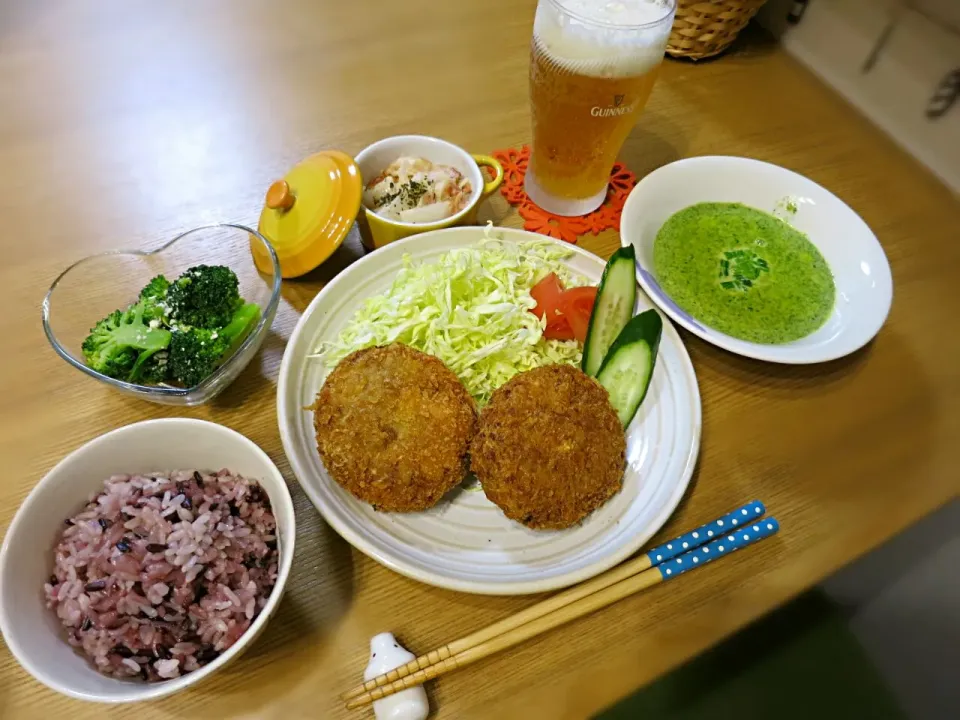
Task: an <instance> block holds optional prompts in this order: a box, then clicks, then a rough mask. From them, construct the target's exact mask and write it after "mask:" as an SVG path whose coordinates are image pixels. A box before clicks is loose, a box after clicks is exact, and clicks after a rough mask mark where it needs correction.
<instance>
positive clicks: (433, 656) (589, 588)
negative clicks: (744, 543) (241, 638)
mask: <svg viewBox="0 0 960 720" xmlns="http://www.w3.org/2000/svg"><path fill="white" fill-rule="evenodd" d="M765 512H766V508H765V507H764V506H763V503H761V502H760V501H759V500H754V501H753V502H751V503H748V504H747V505H744V506H743V507H739V508H737V509H736V510H734V511H733V512H730V513H727V514H726V515H724V516H723V517H721V518H718V519H716V520H714V521H713V522H711V523H707V524H706V525H702V526H700V527H698V528H697V529H696V530H693V531H691V532H689V533H686V534H685V535H681V536H680V537H677V538H674V539H673V540H670V541H669V542H666V543H664V544H663V545H659V546H657V547H655V548H653V549H652V550H650V551H649V552H647V553H645V554H643V555H641V556H640V557H638V558H635V559H634V560H631V561H629V562H626V563H624V564H623V565H620V566H619V567H616V568H614V569H613V570H610V571H608V572H606V573H604V574H603V575H600V576H599V577H597V578H594V579H593V580H590V581H588V582H585V583H581V584H580V585H576V586H574V587H572V588H570V589H569V590H565V591H564V592H561V593H559V594H557V595H554V596H553V597H551V598H548V599H546V600H544V601H543V602H539V603H536V604H535V605H531V606H530V607H528V608H526V609H525V610H521V611H520V612H518V613H516V614H514V615H511V616H509V617H507V618H504V619H503V620H500V621H498V622H495V623H493V624H492V625H488V626H487V627H485V628H483V629H482V630H478V631H477V632H475V633H472V634H470V635H467V636H465V637H462V638H460V639H459V640H454V641H453V642H451V643H449V644H447V645H444V646H442V647H439V648H437V649H435V650H431V651H430V652H428V653H427V654H425V655H421V656H419V657H417V658H415V659H414V660H411V661H410V662H408V663H406V664H405V665H401V666H400V667H398V668H395V669H393V670H390V671H389V672H387V673H384V674H383V675H378V676H377V677H375V678H373V679H371V680H368V681H366V682H365V683H363V684H361V685H357V686H356V687H353V688H351V689H350V690H348V691H347V692H345V693H344V694H343V695H342V696H341V697H342V699H343V700H345V701H346V700H350V699H352V698H355V697H359V696H361V695H363V694H364V693H369V692H371V691H373V690H375V689H376V688H378V687H383V686H385V685H388V684H390V683H393V682H396V681H398V680H400V679H402V678H405V677H407V676H409V675H412V674H414V673H416V672H418V671H421V670H424V669H426V668H428V667H431V666H433V665H437V664H439V663H442V662H444V661H446V660H448V659H450V658H452V657H454V656H457V655H460V654H462V653H465V652H467V651H469V650H472V649H473V648H476V647H479V646H481V645H483V644H484V643H488V642H490V641H492V640H493V639H494V638H497V637H499V636H502V635H505V634H506V633H508V632H511V631H512V630H515V629H516V628H518V627H521V626H523V625H526V624H527V623H531V622H533V621H535V620H538V619H539V618H542V617H544V616H546V615H549V614H550V613H553V612H556V611H558V610H560V609H561V608H564V607H566V606H568V605H571V604H572V603H575V602H577V601H578V600H581V599H583V598H585V597H588V596H589V595H592V594H594V593H596V592H599V591H601V590H604V589H606V588H608V587H610V586H611V585H615V584H616V583H619V582H621V581H623V580H626V579H627V578H630V577H633V576H634V575H638V574H639V573H642V572H644V571H645V570H649V569H650V568H651V567H656V566H657V565H660V564H662V563H665V562H668V561H670V560H672V559H674V558H676V557H677V556H678V555H681V554H682V553H684V552H687V551H688V550H691V549H693V548H696V547H699V546H701V545H703V544H705V543H707V542H709V541H711V540H712V539H713V538H714V537H718V536H720V535H722V534H723V533H724V532H726V531H728V530H729V529H730V528H734V527H737V526H738V524H742V523H743V522H744V521H745V520H746V519H749V520H756V519H758V518H760V517H762V516H763V514H764V513H765Z"/></svg>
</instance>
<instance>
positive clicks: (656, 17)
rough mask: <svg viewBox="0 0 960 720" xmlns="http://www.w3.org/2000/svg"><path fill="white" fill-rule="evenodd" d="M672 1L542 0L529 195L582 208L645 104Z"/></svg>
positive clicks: (533, 65)
mask: <svg viewBox="0 0 960 720" xmlns="http://www.w3.org/2000/svg"><path fill="white" fill-rule="evenodd" d="M675 11H676V0H539V2H538V3H537V14H536V18H535V19H534V23H533V43H532V45H531V55H530V104H531V111H532V115H533V146H532V152H531V155H530V166H529V168H528V169H527V175H526V183H525V189H526V191H527V195H529V196H530V199H531V200H533V201H534V202H535V203H536V204H537V205H539V206H540V207H542V208H543V209H544V210H548V211H549V212H552V213H555V214H557V215H585V214H586V213H588V212H591V211H592V210H595V209H596V208H598V207H599V206H600V205H601V204H602V203H603V200H604V198H605V197H606V193H607V183H608V182H609V180H610V170H611V169H612V168H613V164H614V162H615V161H616V159H617V153H619V152H620V148H621V146H622V145H623V142H624V140H626V138H627V135H628V134H629V133H630V130H631V129H632V128H633V126H634V124H635V123H636V120H637V116H639V115H640V113H641V111H642V110H643V106H644V105H646V102H647V98H648V97H650V91H651V90H652V89H653V83H654V81H655V80H656V79H657V72H658V70H659V69H660V63H661V62H662V60H663V53H664V50H665V48H666V45H667V38H668V37H669V35H670V27H671V26H672V24H673V15H674V12H675Z"/></svg>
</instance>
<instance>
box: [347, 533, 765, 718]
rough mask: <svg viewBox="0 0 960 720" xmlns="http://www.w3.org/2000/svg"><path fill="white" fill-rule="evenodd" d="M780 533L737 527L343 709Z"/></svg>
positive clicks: (411, 684) (474, 659)
mask: <svg viewBox="0 0 960 720" xmlns="http://www.w3.org/2000/svg"><path fill="white" fill-rule="evenodd" d="M779 529H780V525H779V523H778V522H777V521H776V519H774V518H765V519H758V520H756V521H755V522H748V523H745V524H743V525H740V526H738V527H736V528H735V529H732V531H731V533H730V534H729V535H724V536H722V537H719V538H718V539H716V540H714V541H713V542H711V543H708V544H706V545H704V546H703V547H700V548H696V549H694V550H690V551H689V552H686V553H683V554H682V555H680V556H678V557H677V558H675V559H674V560H672V561H671V562H669V563H663V564H662V565H660V566H658V567H655V568H650V569H648V570H645V571H643V572H641V573H639V574H638V575H634V576H633V577H629V578H627V579H626V580H621V581H620V582H618V583H616V584H615V585H612V586H610V587H608V588H606V589H604V590H600V591H599V592H596V593H593V594H592V595H589V596H587V597H585V598H582V599H580V600H578V601H577V602H575V603H571V604H570V605H567V606H566V607H563V608H560V609H559V610H557V611H555V612H553V613H550V614H549V615H545V616H544V617H541V618H538V619H536V620H533V621H531V622H528V623H526V624H525V625H521V626H520V627H517V628H514V629H513V630H511V631H509V632H506V633H504V634H502V635H499V636H497V637H494V638H492V639H490V640H488V641H486V642H484V643H481V644H479V645H476V646H474V647H472V648H470V649H469V650H465V651H463V652H461V653H458V654H456V655H453V656H452V657H448V658H446V659H445V660H442V661H440V662H438V663H436V664H433V665H429V666H427V667H426V668H424V669H422V670H417V671H416V672H414V673H411V674H410V675H407V676H406V677H402V678H400V679H399V680H396V681H394V682H391V683H390V684H388V685H382V686H380V687H377V688H375V689H373V690H371V691H370V692H366V693H363V694H362V695H360V696H358V697H354V698H353V699H351V700H350V701H349V702H348V703H347V709H348V710H352V709H354V708H358V707H362V706H364V705H369V704H370V703H372V702H374V701H376V700H379V699H381V698H384V697H386V696H388V695H393V694H394V693H397V692H401V691H402V690H407V689H409V688H411V687H415V686H417V685H421V684H423V683H425V682H426V681H427V680H432V679H433V678H436V677H439V676H440V675H444V674H446V673H449V672H452V671H454V670H457V669H459V668H462V667H466V666H467V665H470V664H472V663H475V662H477V661H478V660H482V659H483V658H486V657H489V656H490V655H493V654H494V653H498V652H500V651H502V650H506V649H508V648H511V647H514V646H515V645H518V644H520V643H522V642H524V641H525V640H529V639H530V638H532V637H534V636H536V635H540V634H541V633H544V632H546V631H548V630H552V629H553V628H555V627H559V626H560V625H563V624H565V623H568V622H570V621H572V620H576V619H578V618H581V617H584V616H585V615H589V614H590V613H592V612H594V611H596V610H599V609H601V608H604V607H606V606H607V605H612V604H613V603H615V602H617V601H618V600H622V599H623V598H625V597H628V596H630V595H633V594H634V593H637V592H640V591H641V590H645V589H646V588H649V587H651V586H653V585H657V584H659V583H661V582H664V581H666V580H671V579H673V578H674V577H677V576H678V575H682V574H683V573H685V572H688V571H689V570H692V569H693V568H695V567H697V566H698V565H705V564H706V563H708V562H710V561H711V560H714V559H716V558H718V557H722V556H723V555H726V554H729V553H731V552H733V551H735V550H739V549H740V548H742V547H746V546H747V545H751V544H753V543H755V542H757V541H759V540H763V539H764V538H767V537H770V536H771V535H773V534H774V533H775V532H777V530H779Z"/></svg>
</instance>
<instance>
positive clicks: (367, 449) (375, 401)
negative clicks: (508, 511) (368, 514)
mask: <svg viewBox="0 0 960 720" xmlns="http://www.w3.org/2000/svg"><path fill="white" fill-rule="evenodd" d="M313 410H314V428H315V430H316V433H317V448H318V450H319V451H320V458H321V459H322V460H323V464H324V466H325V467H326V469H327V472H329V473H330V475H331V476H332V477H333V479H334V480H336V481H337V482H338V483H339V484H340V485H341V486H342V487H343V488H344V489H346V490H347V491H349V492H350V493H352V494H353V495H355V496H356V497H357V498H359V499H360V500H363V501H364V502H368V503H370V504H371V505H373V506H374V507H375V508H377V509H379V510H387V511H392V512H412V511H415V510H425V509H427V508H429V507H433V506H434V505H436V504H437V502H439V500H440V498H442V497H443V496H444V494H446V493H447V492H448V491H450V490H452V489H453V488H454V487H456V486H457V484H458V483H460V482H461V481H462V480H463V477H464V474H465V472H466V463H467V451H468V449H469V445H470V440H471V438H472V437H473V434H474V430H475V425H476V409H475V405H474V402H473V398H471V397H470V394H469V393H468V392H467V390H466V388H464V387H463V385H462V384H461V383H460V380H458V379H457V376H456V375H454V374H453V373H452V372H451V371H450V370H448V369H447V367H446V366H445V365H444V364H443V363H442V362H441V361H440V360H438V359H437V358H435V357H433V356H432V355H427V354H426V353H422V352H420V351H419V350H414V349H413V348H411V347H408V346H406V345H401V344H399V343H395V344H393V345H388V346H386V347H373V348H367V349H365V350H358V351H356V352H354V353H351V354H350V355H348V356H347V357H345V358H344V359H343V360H341V361H340V363H339V364H338V365H337V366H336V367H335V368H334V370H333V372H332V373H330V375H329V377H327V379H326V382H325V383H324V384H323V388H321V390H320V393H319V394H318V395H317V400H316V403H315V404H314V408H313Z"/></svg>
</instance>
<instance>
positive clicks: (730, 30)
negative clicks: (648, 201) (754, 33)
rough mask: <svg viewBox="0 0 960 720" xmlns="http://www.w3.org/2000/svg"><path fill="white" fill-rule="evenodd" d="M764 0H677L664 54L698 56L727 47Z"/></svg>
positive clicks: (711, 53)
mask: <svg viewBox="0 0 960 720" xmlns="http://www.w3.org/2000/svg"><path fill="white" fill-rule="evenodd" d="M766 1H767V0H712V1H707V0H677V15H676V18H674V21H673V30H672V31H671V32H670V40H669V42H668V43H667V54H668V55H672V56H673V57H685V58H690V59H691V60H700V59H701V58H705V57H710V56H711V55H716V54H717V53H721V52H723V51H724V50H726V49H727V48H728V47H729V46H730V43H732V42H733V41H734V39H735V38H736V37H737V33H739V32H740V31H741V30H743V28H744V27H746V25H747V23H748V22H750V18H752V17H753V16H754V15H756V14H757V10H759V9H760V7H761V6H762V5H763V4H764V3H765V2H766Z"/></svg>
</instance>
